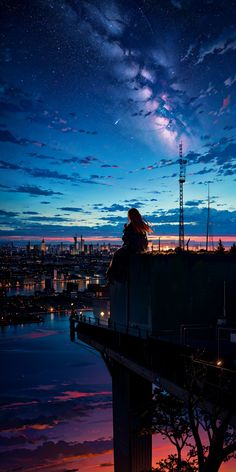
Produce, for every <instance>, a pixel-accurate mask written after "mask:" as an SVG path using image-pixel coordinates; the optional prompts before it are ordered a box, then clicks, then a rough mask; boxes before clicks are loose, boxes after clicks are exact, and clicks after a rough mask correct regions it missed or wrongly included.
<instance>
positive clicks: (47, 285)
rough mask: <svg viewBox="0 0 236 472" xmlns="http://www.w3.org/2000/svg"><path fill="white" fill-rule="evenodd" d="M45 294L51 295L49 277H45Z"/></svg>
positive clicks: (50, 279) (50, 280) (51, 287)
mask: <svg viewBox="0 0 236 472" xmlns="http://www.w3.org/2000/svg"><path fill="white" fill-rule="evenodd" d="M44 290H45V292H47V293H51V292H52V290H53V286H52V278H51V277H45V289H44Z"/></svg>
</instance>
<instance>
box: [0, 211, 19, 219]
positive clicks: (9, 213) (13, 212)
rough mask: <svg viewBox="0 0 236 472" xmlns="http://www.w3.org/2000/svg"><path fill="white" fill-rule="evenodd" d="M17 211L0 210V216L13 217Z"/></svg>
mask: <svg viewBox="0 0 236 472" xmlns="http://www.w3.org/2000/svg"><path fill="white" fill-rule="evenodd" d="M18 215H19V213H16V212H15V211H6V210H0V216H8V217H10V218H12V217H13V218H14V217H15V216H18Z"/></svg>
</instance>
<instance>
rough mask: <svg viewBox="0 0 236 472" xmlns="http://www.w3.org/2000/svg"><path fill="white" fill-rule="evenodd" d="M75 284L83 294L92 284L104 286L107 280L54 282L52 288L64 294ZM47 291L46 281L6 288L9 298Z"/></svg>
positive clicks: (101, 278)
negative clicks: (69, 285) (68, 286)
mask: <svg viewBox="0 0 236 472" xmlns="http://www.w3.org/2000/svg"><path fill="white" fill-rule="evenodd" d="M70 282H73V283H75V284H77V285H78V291H79V292H83V291H84V290H86V289H87V288H88V286H89V285H90V284H96V285H99V284H103V283H105V280H104V278H103V277H100V276H96V277H87V276H84V277H80V278H76V279H73V280H64V279H63V280H53V283H52V286H53V289H54V291H55V292H57V293H62V292H63V291H64V290H66V289H67V283H70ZM44 289H45V279H44V280H42V281H41V282H38V283H36V282H31V283H22V284H19V283H18V284H16V285H15V286H14V287H6V294H7V296H14V295H25V296H30V295H34V294H35V292H37V291H40V292H41V291H44Z"/></svg>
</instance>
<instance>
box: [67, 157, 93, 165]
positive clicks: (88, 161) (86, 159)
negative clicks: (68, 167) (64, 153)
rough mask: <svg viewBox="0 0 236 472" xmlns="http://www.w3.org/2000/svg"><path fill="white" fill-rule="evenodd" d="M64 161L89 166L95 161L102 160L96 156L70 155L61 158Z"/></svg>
mask: <svg viewBox="0 0 236 472" xmlns="http://www.w3.org/2000/svg"><path fill="white" fill-rule="evenodd" d="M61 161H62V162H65V163H67V164H69V163H77V164H80V165H85V166H88V165H90V164H93V163H94V162H101V161H100V160H99V159H98V158H97V157H95V156H85V157H76V156H74V157H69V158H66V159H61Z"/></svg>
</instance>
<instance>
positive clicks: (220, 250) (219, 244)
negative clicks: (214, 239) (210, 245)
mask: <svg viewBox="0 0 236 472" xmlns="http://www.w3.org/2000/svg"><path fill="white" fill-rule="evenodd" d="M216 252H218V253H219V254H223V253H224V252H225V247H224V246H223V243H222V240H221V239H219V243H218V246H217V248H216Z"/></svg>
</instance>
